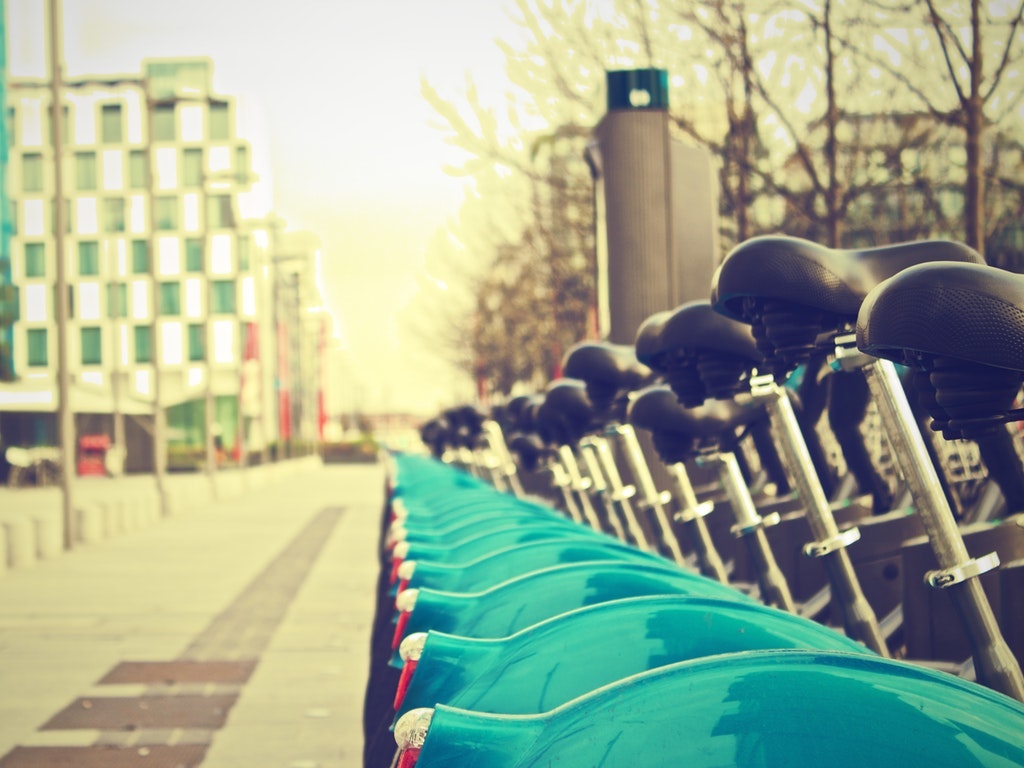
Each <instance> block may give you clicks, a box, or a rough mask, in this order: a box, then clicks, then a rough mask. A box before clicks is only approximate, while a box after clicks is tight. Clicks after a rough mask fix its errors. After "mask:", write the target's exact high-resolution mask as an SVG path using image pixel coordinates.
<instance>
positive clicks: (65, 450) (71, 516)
mask: <svg viewBox="0 0 1024 768" xmlns="http://www.w3.org/2000/svg"><path fill="white" fill-rule="evenodd" d="M48 8H49V16H50V115H51V116H50V132H51V146H52V147H53V239H54V247H55V254H56V258H57V301H56V304H57V306H56V310H57V313H56V314H57V403H58V404H57V421H58V432H59V434H60V447H61V463H62V465H63V471H62V472H61V474H60V476H61V481H60V482H61V491H62V493H61V497H62V507H63V517H64V548H65V549H72V548H73V547H74V545H75V540H76V538H77V535H78V531H77V526H76V520H75V513H74V472H75V415H74V411H72V409H71V370H70V368H69V360H68V338H67V337H68V317H69V316H70V314H71V312H70V309H71V307H70V303H71V302H70V296H68V277H67V263H66V260H65V258H64V230H65V228H66V221H65V216H64V163H63V157H62V156H63V154H64V146H63V143H64V142H63V139H64V110H63V108H62V107H63V100H62V95H61V94H62V91H63V88H62V78H63V70H64V64H63V45H62V42H61V40H62V29H61V14H60V0H50V2H49V6H48Z"/></svg>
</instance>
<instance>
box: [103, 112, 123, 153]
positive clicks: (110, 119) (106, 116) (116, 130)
mask: <svg viewBox="0 0 1024 768" xmlns="http://www.w3.org/2000/svg"><path fill="white" fill-rule="evenodd" d="M123 135H124V129H123V125H122V120H121V105H120V104H104V105H103V106H102V107H101V108H100V139H101V140H102V141H103V143H104V144H117V143H119V142H121V141H122V137H123Z"/></svg>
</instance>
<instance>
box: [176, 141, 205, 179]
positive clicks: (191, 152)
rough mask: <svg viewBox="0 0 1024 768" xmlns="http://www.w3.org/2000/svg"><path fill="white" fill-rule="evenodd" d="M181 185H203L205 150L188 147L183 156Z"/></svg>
mask: <svg viewBox="0 0 1024 768" xmlns="http://www.w3.org/2000/svg"><path fill="white" fill-rule="evenodd" d="M181 185H182V186H183V187H201V186H202V185H203V150H201V149H186V150H185V151H184V152H183V153H182V158H181Z"/></svg>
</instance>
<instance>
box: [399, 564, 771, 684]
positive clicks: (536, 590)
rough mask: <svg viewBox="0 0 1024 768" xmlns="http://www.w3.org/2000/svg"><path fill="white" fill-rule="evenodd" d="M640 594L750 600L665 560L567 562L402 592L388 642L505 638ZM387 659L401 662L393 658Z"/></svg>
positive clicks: (739, 593) (728, 587)
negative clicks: (467, 587) (469, 584)
mask: <svg viewBox="0 0 1024 768" xmlns="http://www.w3.org/2000/svg"><path fill="white" fill-rule="evenodd" d="M412 595H415V597H414V598H413V599H412V600H410V599H409V597H411V596H412ZM640 595H699V596H702V597H717V598H720V599H722V600H740V601H748V602H751V603H753V600H752V599H751V598H749V597H747V596H746V595H744V594H742V593H741V592H739V591H738V590H736V589H734V588H732V587H730V586H727V585H725V584H721V583H720V582H717V581H712V580H711V579H708V578H706V577H704V576H701V575H700V574H697V573H692V572H688V571H683V570H682V569H680V568H679V567H678V566H677V565H675V564H674V563H671V562H669V561H667V560H666V561H665V562H664V563H663V564H659V563H640V562H628V561H623V560H604V561H591V562H584V563H571V564H569V565H557V566H553V567H551V568H543V569H541V570H539V571H533V572H532V573H528V574H524V575H522V576H518V577H516V578H514V579H510V580H509V581H506V582H503V583H501V584H498V585H496V586H494V587H492V588H490V589H487V590H484V591H482V592H474V593H455V592H439V591H436V590H431V589H421V590H416V591H414V590H406V591H405V592H402V593H400V595H399V603H400V605H401V604H402V603H403V596H406V605H405V606H403V608H404V607H407V605H408V602H413V601H414V605H413V606H412V608H411V610H401V612H400V613H399V615H398V618H397V626H396V628H395V635H394V642H393V644H392V645H393V647H394V648H396V649H397V648H398V646H399V643H400V642H401V640H402V638H404V637H406V636H407V635H409V634H411V633H413V632H427V631H429V630H431V629H433V630H437V631H439V632H448V633H450V634H453V635H463V636H465V637H506V636H507V635H511V634H513V633H515V632H518V631H519V630H521V629H525V628H526V627H529V626H531V625H532V624H536V623H538V622H540V621H543V620H545V619H549V618H551V617H552V616H558V615H559V614H562V613H565V612H566V611H571V610H574V609H576V608H582V607H584V606H587V605H596V604H597V603H605V602H608V601H609V600H618V599H620V598H623V597H637V596H640ZM392 662H393V663H394V664H395V665H396V666H400V665H401V662H400V660H399V659H397V658H394V659H393V660H392Z"/></svg>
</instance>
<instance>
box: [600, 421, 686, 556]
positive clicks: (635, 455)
mask: <svg viewBox="0 0 1024 768" xmlns="http://www.w3.org/2000/svg"><path fill="white" fill-rule="evenodd" d="M607 433H608V434H609V435H612V436H614V437H616V438H617V439H618V440H619V443H620V445H621V446H622V453H623V455H624V456H625V457H626V463H627V464H628V465H629V469H630V472H632V474H633V480H634V481H636V485H637V488H638V490H639V491H640V496H641V498H640V503H641V504H643V505H644V506H645V507H646V508H647V509H649V510H650V511H651V514H653V515H654V519H655V520H656V521H657V522H658V527H659V528H661V543H662V544H663V545H664V546H665V547H667V548H668V551H669V553H670V554H671V555H672V559H673V560H674V561H675V562H676V564H677V565H688V563H687V561H686V557H685V556H684V555H683V550H682V549H681V548H680V546H679V541H678V540H677V539H676V533H675V531H674V530H672V522H671V521H670V520H669V517H668V512H667V511H666V510H665V506H666V505H667V504H668V503H669V502H670V501H671V500H672V494H670V493H668V492H667V491H666V492H664V493H659V492H658V489H657V488H656V487H655V485H654V478H653V477H651V470H650V467H648V466H647V460H646V459H645V458H644V454H643V451H642V450H641V449H640V443H639V441H638V440H637V439H636V432H635V431H634V429H633V427H632V426H630V425H629V424H613V425H611V426H609V427H608V430H607Z"/></svg>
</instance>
